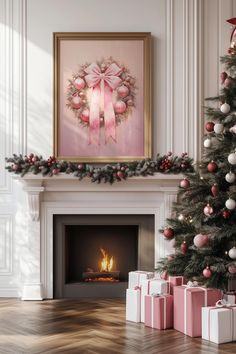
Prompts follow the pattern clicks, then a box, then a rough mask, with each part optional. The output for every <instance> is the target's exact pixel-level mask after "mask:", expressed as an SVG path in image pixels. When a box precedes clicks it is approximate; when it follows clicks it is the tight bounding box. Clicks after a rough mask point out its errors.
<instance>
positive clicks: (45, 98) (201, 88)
mask: <svg viewBox="0 0 236 354" xmlns="http://www.w3.org/2000/svg"><path fill="white" fill-rule="evenodd" d="M233 16H236V0H147V1H143V0H120V1H116V0H40V1H39V0H28V1H27V0H0V26H1V27H0V39H1V50H0V55H1V60H0V80H1V81H0V85H1V86H0V90H1V91H0V296H4V295H5V296H14V295H17V294H18V289H19V285H20V283H21V279H20V276H21V274H20V271H19V269H20V266H21V264H20V262H21V258H20V256H19V255H20V254H21V253H22V252H23V250H22V240H23V239H25V238H27V235H26V231H25V228H24V226H25V218H26V215H25V208H26V201H25V195H24V193H23V192H22V191H21V189H20V188H19V185H17V183H15V182H12V180H11V178H10V176H9V175H7V174H6V173H5V171H4V165H5V164H4V157H5V156H10V155H11V154H12V153H13V152H15V153H20V152H21V153H26V152H36V153H39V154H43V155H44V156H48V155H50V154H52V133H53V132H52V122H53V117H52V105H53V100H52V89H53V82H52V64H53V62H52V32H59V31H78V32H80V31H150V32H152V35H153V49H154V51H153V52H154V61H153V64H154V70H153V73H154V77H153V81H154V92H153V102H154V107H153V108H154V110H153V123H154V124H153V137H154V142H153V150H154V155H156V153H157V152H160V153H164V152H166V151H169V150H171V151H174V152H175V153H176V154H180V153H181V152H183V151H188V152H189V154H190V156H193V157H194V158H195V159H197V158H198V157H199V156H200V151H201V139H202V126H203V124H202V122H201V120H202V109H201V106H202V104H203V97H205V96H209V95H215V94H216V93H217V91H218V88H219V79H218V77H219V72H220V66H219V55H222V54H224V52H225V51H226V49H227V48H228V44H229V36H230V26H229V25H228V24H226V22H225V19H227V18H230V17H233Z"/></svg>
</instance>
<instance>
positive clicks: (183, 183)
mask: <svg viewBox="0 0 236 354" xmlns="http://www.w3.org/2000/svg"><path fill="white" fill-rule="evenodd" d="M179 186H180V187H181V188H184V189H187V188H189V187H190V182H189V180H188V179H187V178H184V179H182V180H181V181H180V183H179Z"/></svg>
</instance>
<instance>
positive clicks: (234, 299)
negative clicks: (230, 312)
mask: <svg viewBox="0 0 236 354" xmlns="http://www.w3.org/2000/svg"><path fill="white" fill-rule="evenodd" d="M224 300H226V301H227V302H228V303H229V304H231V305H235V304H236V292H235V293H232V294H230V293H228V294H224Z"/></svg>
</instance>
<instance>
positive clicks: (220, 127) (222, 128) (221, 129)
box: [214, 123, 224, 134]
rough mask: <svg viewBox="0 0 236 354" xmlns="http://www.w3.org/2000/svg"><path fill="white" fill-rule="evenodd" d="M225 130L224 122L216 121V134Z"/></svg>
mask: <svg viewBox="0 0 236 354" xmlns="http://www.w3.org/2000/svg"><path fill="white" fill-rule="evenodd" d="M223 130H224V125H223V124H221V123H216V124H215V125H214V132H215V133H216V134H221V133H223Z"/></svg>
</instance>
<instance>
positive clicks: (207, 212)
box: [203, 204, 214, 216]
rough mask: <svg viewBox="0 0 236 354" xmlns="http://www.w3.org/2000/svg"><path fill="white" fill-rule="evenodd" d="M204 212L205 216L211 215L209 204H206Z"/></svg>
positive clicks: (211, 209)
mask: <svg viewBox="0 0 236 354" xmlns="http://www.w3.org/2000/svg"><path fill="white" fill-rule="evenodd" d="M203 212H204V214H205V215H206V216H211V215H212V214H213V212H214V210H213V208H212V207H211V206H210V204H207V205H206V206H205V208H204V210H203Z"/></svg>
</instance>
